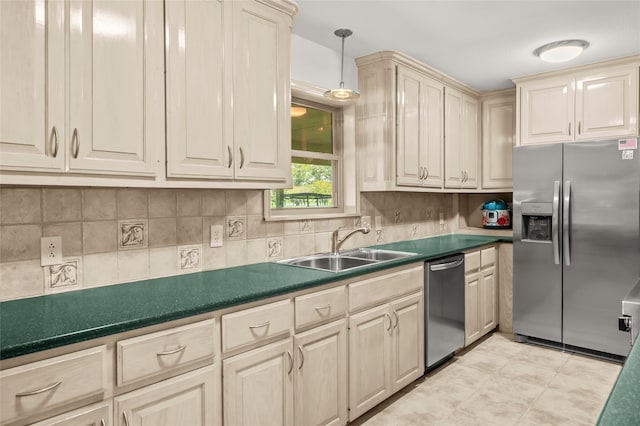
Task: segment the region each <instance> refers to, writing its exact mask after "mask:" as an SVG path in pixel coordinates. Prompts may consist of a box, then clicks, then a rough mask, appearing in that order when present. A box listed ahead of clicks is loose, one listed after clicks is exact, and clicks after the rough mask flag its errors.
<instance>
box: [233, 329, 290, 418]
mask: <svg viewBox="0 0 640 426" xmlns="http://www.w3.org/2000/svg"><path fill="white" fill-rule="evenodd" d="M294 369H295V365H294V359H293V342H292V339H291V338H288V339H285V340H282V341H279V342H276V343H272V344H270V345H267V346H264V347H261V348H258V349H254V350H251V351H248V352H245V353H242V354H240V355H236V356H234V357H231V358H228V359H226V360H224V361H223V362H222V375H223V385H222V386H223V396H222V399H223V406H224V424H225V425H226V426H259V425H265V426H267V425H283V426H289V425H293V424H294V423H293V376H294Z"/></svg>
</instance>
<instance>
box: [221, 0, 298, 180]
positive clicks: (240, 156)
mask: <svg viewBox="0 0 640 426" xmlns="http://www.w3.org/2000/svg"><path fill="white" fill-rule="evenodd" d="M233 26H234V28H233V34H234V37H233V78H234V82H233V87H234V95H235V96H234V99H233V138H234V141H235V149H236V151H235V154H234V161H233V164H234V169H235V176H236V179H253V180H256V179H258V180H274V181H286V180H287V178H289V179H290V176H291V117H290V113H289V108H290V99H291V94H290V89H289V86H290V85H289V79H290V69H289V68H290V66H289V61H290V59H289V56H290V44H291V42H290V38H291V37H290V32H291V18H290V17H289V16H287V15H285V14H283V13H281V12H278V11H276V10H275V9H272V8H270V7H269V6H267V5H266V4H264V3H259V2H254V1H234V2H233Z"/></svg>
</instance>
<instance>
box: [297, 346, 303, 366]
mask: <svg viewBox="0 0 640 426" xmlns="http://www.w3.org/2000/svg"><path fill="white" fill-rule="evenodd" d="M298 351H299V352H300V366H299V367H298V370H300V369H301V368H302V366H303V365H304V352H302V346H300V345H298Z"/></svg>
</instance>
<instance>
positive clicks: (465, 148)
mask: <svg viewBox="0 0 640 426" xmlns="http://www.w3.org/2000/svg"><path fill="white" fill-rule="evenodd" d="M479 112H480V109H479V108H478V101H477V100H476V99H473V98H471V97H469V96H464V97H463V99H462V120H463V121H462V139H461V141H460V157H461V158H460V169H461V171H462V173H463V177H462V183H461V185H460V186H461V187H462V188H477V187H478V181H479V180H478V156H479V154H480V152H479V148H480V138H479V136H480V131H479V129H480V126H479V125H478V120H479Z"/></svg>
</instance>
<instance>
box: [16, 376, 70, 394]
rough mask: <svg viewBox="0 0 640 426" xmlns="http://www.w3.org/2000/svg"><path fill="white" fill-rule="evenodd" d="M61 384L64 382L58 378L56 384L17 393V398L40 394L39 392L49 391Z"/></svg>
mask: <svg viewBox="0 0 640 426" xmlns="http://www.w3.org/2000/svg"><path fill="white" fill-rule="evenodd" d="M61 384H62V380H58V381H57V382H55V383H54V384H52V385H49V386H45V387H43V388H40V389H36V390H33V391H28V392H20V393H17V394H16V398H23V397H25V396H32V395H38V394H39V393H43V392H47V391H50V390H53V389H55V388H57V387H58V386H60V385H61Z"/></svg>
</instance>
